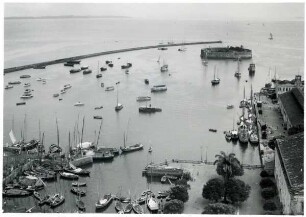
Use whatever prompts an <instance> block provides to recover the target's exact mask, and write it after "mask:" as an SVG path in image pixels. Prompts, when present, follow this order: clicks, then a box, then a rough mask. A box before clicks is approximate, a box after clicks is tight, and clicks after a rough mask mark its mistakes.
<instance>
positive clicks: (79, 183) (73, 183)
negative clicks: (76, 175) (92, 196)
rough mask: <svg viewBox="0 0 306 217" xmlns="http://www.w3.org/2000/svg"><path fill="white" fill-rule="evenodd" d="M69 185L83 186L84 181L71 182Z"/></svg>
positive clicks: (84, 184)
mask: <svg viewBox="0 0 306 217" xmlns="http://www.w3.org/2000/svg"><path fill="white" fill-rule="evenodd" d="M71 185H72V186H73V187H84V186H86V182H72V183H71Z"/></svg>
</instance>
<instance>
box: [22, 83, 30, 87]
mask: <svg viewBox="0 0 306 217" xmlns="http://www.w3.org/2000/svg"><path fill="white" fill-rule="evenodd" d="M23 86H24V87H30V86H31V83H24V85H23Z"/></svg>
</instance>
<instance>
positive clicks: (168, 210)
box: [164, 199, 184, 214]
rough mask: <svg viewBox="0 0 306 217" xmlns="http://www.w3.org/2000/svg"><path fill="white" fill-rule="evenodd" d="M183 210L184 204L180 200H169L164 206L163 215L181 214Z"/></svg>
mask: <svg viewBox="0 0 306 217" xmlns="http://www.w3.org/2000/svg"><path fill="white" fill-rule="evenodd" d="M183 210H184V203H183V202H182V201H180V200H176V199H174V200H170V201H168V202H166V203H165V205H164V213H165V214H181V213H182V212H183Z"/></svg>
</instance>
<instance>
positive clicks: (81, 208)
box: [75, 198, 86, 211]
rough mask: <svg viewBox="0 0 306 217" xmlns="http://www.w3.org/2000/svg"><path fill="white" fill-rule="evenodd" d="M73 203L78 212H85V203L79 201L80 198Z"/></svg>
mask: <svg viewBox="0 0 306 217" xmlns="http://www.w3.org/2000/svg"><path fill="white" fill-rule="evenodd" d="M75 203H76V206H77V208H78V209H79V210H81V211H85V210H86V207H85V203H84V202H83V201H82V200H81V198H76V200H75Z"/></svg>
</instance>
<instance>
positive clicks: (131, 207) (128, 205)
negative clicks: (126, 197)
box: [123, 202, 133, 213]
mask: <svg viewBox="0 0 306 217" xmlns="http://www.w3.org/2000/svg"><path fill="white" fill-rule="evenodd" d="M132 209H133V204H132V203H131V202H130V203H128V204H127V205H126V207H125V208H124V210H123V211H124V213H130V212H132Z"/></svg>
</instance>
